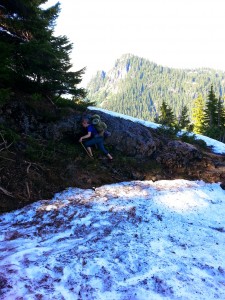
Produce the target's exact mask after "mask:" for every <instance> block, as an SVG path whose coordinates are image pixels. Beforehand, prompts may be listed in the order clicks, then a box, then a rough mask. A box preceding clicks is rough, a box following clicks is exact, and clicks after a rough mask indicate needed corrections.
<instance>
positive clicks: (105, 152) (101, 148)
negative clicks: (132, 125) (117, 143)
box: [97, 138, 113, 160]
mask: <svg viewBox="0 0 225 300" xmlns="http://www.w3.org/2000/svg"><path fill="white" fill-rule="evenodd" d="M97 145H98V148H99V150H100V151H102V152H103V153H104V154H105V155H106V156H107V157H108V159H110V160H112V159H113V158H112V156H111V155H110V154H109V152H108V151H107V150H106V149H105V146H104V140H103V138H100V139H99V141H98V143H97Z"/></svg>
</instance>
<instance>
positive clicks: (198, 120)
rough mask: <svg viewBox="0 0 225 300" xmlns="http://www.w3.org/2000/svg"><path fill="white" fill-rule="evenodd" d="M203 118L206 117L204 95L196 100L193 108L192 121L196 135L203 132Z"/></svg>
mask: <svg viewBox="0 0 225 300" xmlns="http://www.w3.org/2000/svg"><path fill="white" fill-rule="evenodd" d="M203 117H204V100H203V97H202V95H199V96H198V97H197V98H196V99H195V100H194V104H193V108H192V120H193V122H194V128H193V132H194V133H199V134H201V133H202V132H203Z"/></svg>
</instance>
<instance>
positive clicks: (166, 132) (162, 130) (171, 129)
mask: <svg viewBox="0 0 225 300" xmlns="http://www.w3.org/2000/svg"><path fill="white" fill-rule="evenodd" d="M179 130H180V129H179V128H178V127H177V126H165V125H162V126H160V127H158V128H157V129H156V132H157V133H158V134H160V135H161V136H164V137H167V138H171V139H177V134H178V132H179Z"/></svg>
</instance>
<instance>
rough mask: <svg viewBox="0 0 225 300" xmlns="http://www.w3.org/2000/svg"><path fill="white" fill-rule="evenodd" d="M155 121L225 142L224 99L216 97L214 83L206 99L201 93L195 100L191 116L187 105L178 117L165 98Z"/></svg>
mask: <svg viewBox="0 0 225 300" xmlns="http://www.w3.org/2000/svg"><path fill="white" fill-rule="evenodd" d="M154 121H155V122H157V123H160V124H162V126H168V127H169V128H175V129H177V131H178V130H181V129H185V130H187V131H192V132H194V133H196V134H202V135H205V136H208V137H211V138H213V139H216V140H219V141H221V142H223V143H224V142H225V107H224V100H223V99H222V97H221V96H219V97H216V95H215V92H214V88H213V85H211V88H210V90H209V91H208V95H207V98H206V99H204V98H203V97H202V95H199V96H198V97H197V98H196V99H195V100H194V104H193V108H192V115H191V118H190V117H189V116H188V109H187V107H186V106H184V107H183V108H182V110H181V112H180V115H179V117H178V118H176V117H175V114H174V112H173V110H172V108H171V107H170V106H169V105H168V104H167V103H166V102H165V100H163V102H162V105H161V106H160V112H159V115H158V116H156V117H155V119H154Z"/></svg>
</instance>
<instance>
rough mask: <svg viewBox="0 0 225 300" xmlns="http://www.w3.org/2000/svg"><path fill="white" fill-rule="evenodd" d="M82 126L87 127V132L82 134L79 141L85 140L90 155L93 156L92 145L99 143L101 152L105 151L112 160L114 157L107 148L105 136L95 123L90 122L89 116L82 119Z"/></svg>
mask: <svg viewBox="0 0 225 300" xmlns="http://www.w3.org/2000/svg"><path fill="white" fill-rule="evenodd" d="M82 126H83V127H84V128H86V129H87V134H85V135H84V136H82V137H81V138H80V139H79V142H80V143H82V142H83V140H85V141H84V143H83V144H84V146H85V147H86V148H87V151H88V153H89V154H90V156H92V157H93V154H92V149H91V147H92V146H94V145H97V147H98V149H99V150H100V151H101V152H103V153H104V154H105V155H106V157H107V158H108V159H109V160H112V159H113V158H112V156H111V155H110V154H109V152H108V151H107V150H106V149H105V146H104V137H103V136H102V135H100V134H99V133H98V131H97V130H96V129H95V127H94V125H92V124H90V121H89V119H88V118H83V119H82ZM87 139H88V140H87Z"/></svg>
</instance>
